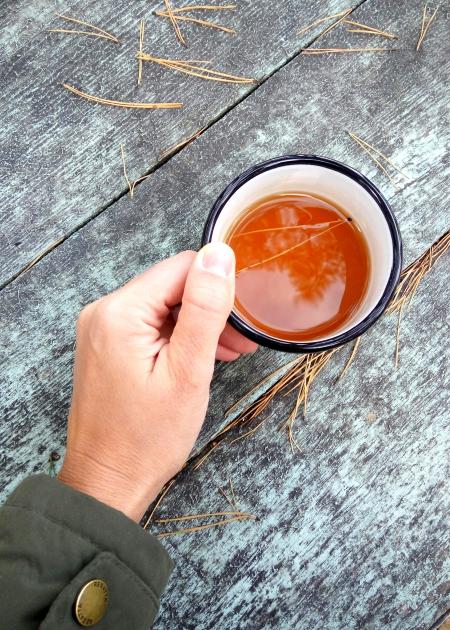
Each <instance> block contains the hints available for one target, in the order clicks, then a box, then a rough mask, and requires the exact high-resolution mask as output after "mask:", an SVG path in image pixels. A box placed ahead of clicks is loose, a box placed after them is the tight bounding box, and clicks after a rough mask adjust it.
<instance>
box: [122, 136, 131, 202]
mask: <svg viewBox="0 0 450 630" xmlns="http://www.w3.org/2000/svg"><path fill="white" fill-rule="evenodd" d="M120 155H121V157H122V166H123V176H124V177H125V180H126V182H127V184H128V190H129V191H130V197H131V198H132V199H133V188H132V187H131V182H130V180H129V178H128V173H127V164H126V161H125V148H124V146H123V144H121V145H120Z"/></svg>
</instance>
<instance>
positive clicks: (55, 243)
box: [15, 236, 65, 280]
mask: <svg viewBox="0 0 450 630" xmlns="http://www.w3.org/2000/svg"><path fill="white" fill-rule="evenodd" d="M64 239H65V237H64V236H63V237H61V238H59V239H58V240H56V241H53V243H50V245H48V246H47V247H46V248H45V249H44V250H42V251H41V252H40V253H39V254H38V255H37V256H35V257H34V258H33V259H32V260H30V262H29V263H28V264H27V265H26V266H25V267H24V268H23V269H22V271H21V272H20V273H19V274H18V275H17V276H16V277H15V280H17V279H18V278H20V277H21V276H23V274H24V273H27V271H30V269H31V268H32V267H34V265H36V264H37V263H38V262H39V261H40V260H42V259H43V258H44V256H46V255H47V254H49V253H50V252H51V251H52V249H55V247H58V245H61V243H62V242H63V241H64Z"/></svg>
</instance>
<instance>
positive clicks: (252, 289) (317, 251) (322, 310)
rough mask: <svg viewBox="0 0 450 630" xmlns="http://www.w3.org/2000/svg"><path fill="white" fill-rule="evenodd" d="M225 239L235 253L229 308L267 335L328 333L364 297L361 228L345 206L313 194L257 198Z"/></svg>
mask: <svg viewBox="0 0 450 630" xmlns="http://www.w3.org/2000/svg"><path fill="white" fill-rule="evenodd" d="M225 241H226V242H227V243H228V244H229V245H230V247H232V249H233V250H234V252H235V255H236V296H235V308H236V310H237V311H238V312H239V313H241V314H242V315H243V316H244V317H245V318H246V319H248V320H249V321H250V322H252V324H253V325H254V326H255V327H256V328H257V329H259V330H262V331H264V332H265V333H267V334H268V335H271V336H275V337H277V338H281V339H286V340H293V341H309V340H312V339H316V338H318V337H320V336H324V335H327V336H331V335H333V334H334V333H335V332H336V331H337V330H338V329H339V328H340V327H341V326H342V324H344V323H345V322H346V321H347V320H348V319H349V318H350V317H351V315H352V314H353V313H354V312H355V311H356V310H357V309H358V307H359V305H360V304H361V302H362V301H363V299H364V296H365V293H366V289H367V285H368V279H369V273H370V259H369V253H368V247H367V243H366V240H365V238H364V235H363V233H362V231H361V229H360V227H359V226H358V224H357V222H356V221H355V220H353V218H352V217H351V216H350V214H349V213H348V212H346V211H345V210H344V209H342V208H339V207H338V206H336V204H334V203H331V202H330V201H327V200H325V199H321V198H320V197H318V196H316V195H311V194H306V193H284V194H274V195H271V196H269V197H266V198H264V199H261V200H259V201H257V202H256V203H254V204H253V205H251V206H250V207H248V208H246V209H244V210H243V212H242V215H241V216H240V217H239V219H238V220H237V221H236V223H235V224H234V225H233V226H232V227H231V229H230V231H229V233H228V235H227V236H226V238H225Z"/></svg>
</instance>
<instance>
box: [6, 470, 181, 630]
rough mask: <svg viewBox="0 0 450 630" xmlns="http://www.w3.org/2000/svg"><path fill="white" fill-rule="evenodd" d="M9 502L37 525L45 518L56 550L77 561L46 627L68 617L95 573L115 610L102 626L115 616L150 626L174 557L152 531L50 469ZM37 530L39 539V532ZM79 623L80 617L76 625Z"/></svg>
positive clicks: (127, 622) (24, 485) (133, 624)
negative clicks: (78, 558)
mask: <svg viewBox="0 0 450 630" xmlns="http://www.w3.org/2000/svg"><path fill="white" fill-rule="evenodd" d="M5 507H7V508H9V509H17V510H27V511H28V513H29V514H30V519H31V521H34V525H35V527H36V528H38V527H39V523H42V522H43V520H42V519H44V520H45V523H46V525H48V526H49V527H51V528H52V531H53V532H54V533H53V536H54V544H53V545H52V546H53V547H54V548H53V550H52V551H53V552H55V551H58V550H59V551H60V553H61V554H63V555H67V563H68V564H69V565H73V566H74V568H75V567H76V570H75V571H74V573H73V577H72V579H71V580H70V581H68V583H67V585H66V586H65V587H64V588H63V589H62V590H61V591H60V592H59V594H58V595H57V597H56V598H55V599H54V601H53V603H52V605H51V607H50V609H49V612H48V614H47V616H46V619H45V621H44V623H43V624H42V628H54V627H58V625H57V622H58V623H60V622H61V619H62V618H64V619H66V620H67V617H68V608H69V609H71V608H72V607H73V603H74V601H75V598H76V595H77V593H78V591H79V589H80V588H81V587H82V586H83V585H84V584H85V583H86V582H88V581H89V580H92V579H94V580H95V579H102V580H104V581H105V582H106V583H107V584H108V589H109V602H108V613H109V611H110V610H113V613H114V614H113V617H111V615H110V614H106V615H105V622H106V621H107V617H109V621H108V623H107V624H106V625H103V624H102V623H100V624H99V625H98V626H97V627H98V628H101V627H105V628H107V627H112V626H111V625H109V624H110V622H111V621H112V620H113V619H114V623H119V624H120V623H123V624H124V625H119V626H114V627H127V628H144V627H148V624H149V623H151V622H152V621H153V619H154V617H155V616H156V613H157V610H158V606H159V598H160V596H161V594H162V592H163V590H164V589H165V587H166V584H167V581H168V579H169V576H170V573H171V571H172V568H173V562H172V560H171V559H170V557H169V555H168V553H167V552H166V550H165V549H164V548H163V546H162V545H161V543H160V542H159V541H158V540H157V539H156V538H154V537H153V536H152V535H151V534H149V533H147V532H145V531H144V530H143V529H142V528H141V527H140V526H139V525H137V524H136V523H134V522H133V521H131V520H130V519H129V518H127V517H126V516H125V515H124V514H122V513H121V512H119V511H117V510H115V509H113V508H110V507H108V506H107V505H104V504H103V503H100V502H99V501H97V500H96V499H94V498H92V497H90V496H88V495H85V494H82V493H81V492H78V491H76V490H74V489H72V488H70V487H69V486H67V485H65V484H63V483H62V482H60V481H58V480H57V479H55V478H51V477H47V476H45V475H36V476H33V477H29V478H28V479H26V480H25V481H23V482H22V483H21V484H20V485H19V486H18V488H17V489H16V490H15V491H14V492H13V494H12V495H11V496H10V497H9V499H8V501H7V503H6V506H5ZM35 535H36V540H38V539H39V532H38V531H35ZM78 548H79V549H83V553H81V552H80V555H81V556H82V560H83V561H82V564H81V565H80V564H79V563H78V566H76V565H77V563H76V562H73V560H74V556H76V552H77V550H78ZM50 556H51V554H50ZM145 612H146V613H147V614H145ZM143 622H144V623H143ZM49 624H50V625H49ZM52 624H53V625H52ZM55 624H56V625H55ZM145 624H147V626H145ZM64 627H65V626H64ZM79 627H80V626H79V625H77V623H76V622H75V620H74V628H79Z"/></svg>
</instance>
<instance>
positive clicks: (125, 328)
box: [59, 243, 257, 521]
mask: <svg viewBox="0 0 450 630" xmlns="http://www.w3.org/2000/svg"><path fill="white" fill-rule="evenodd" d="M234 275H235V260H234V254H233V251H232V250H231V249H230V248H229V247H228V246H227V245H225V244H223V243H216V244H209V245H206V246H205V247H204V248H203V249H202V250H200V252H199V253H198V254H196V253H195V252H191V251H187V252H183V253H181V254H178V255H177V256H174V257H173V258H169V259H168V260H165V261H163V262H161V263H159V264H157V265H156V266H155V267H153V268H151V269H149V270H147V271H145V272H144V273H143V274H142V275H140V276H138V277H136V278H135V279H134V280H132V281H131V282H129V283H128V284H126V285H125V286H123V287H122V288H120V289H118V290H117V291H115V292H114V293H111V294H110V295H107V296H105V297H103V298H101V299H100V300H97V301H96V302H93V303H92V304H89V305H88V306H87V307H86V308H84V309H83V311H82V312H81V314H80V317H79V320H78V325H77V346H76V356H75V369H74V387H73V396H72V405H71V409H70V414H69V427H68V438H67V453H66V457H65V460H64V463H63V466H62V468H61V472H60V474H59V479H60V480H61V481H62V482H64V483H67V484H69V485H71V486H72V487H74V488H75V489H77V490H80V491H81V492H85V493H86V494H90V495H91V496H93V497H95V498H96V499H98V500H100V501H102V502H104V503H106V504H108V505H110V506H112V507H114V508H116V509H118V510H121V511H122V512H124V513H125V514H126V515H127V516H129V517H130V518H132V519H133V520H135V521H139V520H140V518H141V517H142V515H143V514H144V512H145V510H146V508H147V506H148V505H149V503H151V501H153V499H154V498H155V497H156V496H157V494H158V492H159V491H160V489H161V488H162V487H163V485H164V484H165V483H166V482H167V481H168V480H169V479H170V478H171V477H172V476H173V475H174V474H175V473H177V472H178V471H179V470H180V468H181V467H182V466H183V464H184V463H185V461H186V460H187V458H188V457H189V453H190V451H191V449H192V447H193V445H194V442H195V440H196V439H197V436H198V434H199V432H200V429H201V426H202V424H203V420H204V418H205V414H206V408H207V405H208V399H209V387H210V382H211V379H212V376H213V371H214V359H215V358H218V359H222V360H226V361H228V360H233V359H235V358H237V357H238V356H239V355H240V354H241V353H246V352H253V351H254V350H255V349H256V347H257V346H256V345H255V344H254V343H253V342H251V341H248V340H247V339H245V338H244V337H242V336H241V335H240V334H239V333H237V332H236V331H235V330H233V329H232V328H230V327H229V326H228V325H226V321H227V317H228V315H229V313H230V311H231V308H232V305H233V300H234ZM180 302H181V308H180V309H179V313H178V317H177V322H176V323H175V320H174V318H173V316H172V312H173V308H174V307H175V306H176V305H178V304H180Z"/></svg>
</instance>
